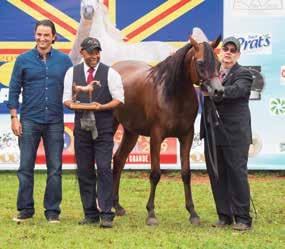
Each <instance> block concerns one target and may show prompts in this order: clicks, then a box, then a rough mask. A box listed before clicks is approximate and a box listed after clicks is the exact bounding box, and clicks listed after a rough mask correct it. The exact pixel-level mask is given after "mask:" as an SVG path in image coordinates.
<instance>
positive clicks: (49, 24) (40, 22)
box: [35, 19, 56, 43]
mask: <svg viewBox="0 0 285 249" xmlns="http://www.w3.org/2000/svg"><path fill="white" fill-rule="evenodd" d="M41 25H42V26H46V27H50V28H51V32H52V35H55V34H56V29H55V25H54V23H53V22H52V21H51V20H48V19H45V20H41V21H38V22H37V23H36V26H35V32H36V30H37V28H38V27H39V26H41ZM54 42H55V39H54V40H53V41H52V43H54Z"/></svg>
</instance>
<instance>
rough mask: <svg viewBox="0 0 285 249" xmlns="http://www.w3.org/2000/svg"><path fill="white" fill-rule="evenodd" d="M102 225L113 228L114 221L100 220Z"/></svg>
mask: <svg viewBox="0 0 285 249" xmlns="http://www.w3.org/2000/svg"><path fill="white" fill-rule="evenodd" d="M100 227H102V228H112V227H113V221H111V220H106V219H102V220H101V222H100Z"/></svg>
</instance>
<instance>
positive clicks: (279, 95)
mask: <svg viewBox="0 0 285 249" xmlns="http://www.w3.org/2000/svg"><path fill="white" fill-rule="evenodd" d="M94 1H95V0H94ZM103 3H104V4H105V5H106V7H107V8H108V15H109V18H110V20H111V22H112V23H113V24H114V25H116V27H117V28H118V29H120V30H121V33H122V35H123V36H124V37H125V38H126V42H131V43H134V42H141V41H163V42H167V43H169V44H171V45H173V46H176V47H180V46H182V45H183V44H184V43H185V42H186V41H187V40H188V37H189V35H190V34H191V33H192V29H193V28H194V27H199V28H201V29H202V30H203V31H204V32H205V34H206V35H207V37H208V38H209V40H213V39H215V38H217V37H218V35H220V34H222V35H224V36H227V35H235V36H237V37H239V39H240V41H241V42H242V57H241V64H243V65H245V66H248V67H249V68H250V70H251V71H252V73H253V74H254V76H255V83H254V87H253V89H252V96H251V98H252V100H251V103H250V107H251V111H252V126H253V133H254V137H253V140H254V144H253V146H251V148H250V163H249V168H250V169H285V137H284V136H285V135H284V131H283V132H282V125H283V124H284V119H285V118H284V117H285V116H284V115H285V98H284V96H285V95H284V87H285V64H284V58H285V56H284V55H285V48H284V46H282V44H285V43H284V42H285V41H284V40H285V36H284V33H282V30H281V29H280V27H283V26H284V24H285V18H284V16H285V15H284V13H285V11H284V3H283V1H273V0H271V1H238V0H229V1H223V0H216V1H211V0H173V1H166V0H153V1H130V0H104V1H103ZM0 18H1V22H0V169H16V168H17V167H18V161H19V150H18V146H17V139H16V137H15V136H14V135H13V134H12V133H11V130H10V116H9V114H8V110H7V107H6V101H7V99H8V87H9V80H10V76H11V71H12V69H13V63H14V61H15V58H16V57H17V55H19V54H20V53H22V52H24V51H26V50H28V49H31V48H32V47H33V46H34V41H33V32H34V30H33V29H34V25H35V21H36V20H41V19H45V18H49V19H51V20H52V21H54V22H55V24H56V28H57V32H58V33H57V37H58V40H57V42H56V43H55V48H58V49H60V50H61V51H63V52H65V53H69V51H70V49H71V48H72V44H73V41H74V40H75V38H76V30H77V28H78V25H79V22H80V1H79V0H69V1H64V0H48V1H42V0H22V1H18V0H7V1H5V0H3V1H0ZM281 58H283V60H282V59H281ZM199 121H200V115H198V117H197V120H196V123H195V128H196V133H195V137H194V142H193V146H192V150H191V155H190V158H191V168H196V169H198V168H199V169H201V168H203V169H204V168H205V163H204V155H203V142H202V141H200V140H199V134H198V132H199V129H198V128H199ZM72 129H73V115H72V114H70V112H67V111H66V114H65V146H64V154H63V161H64V168H74V167H75V164H74V162H75V161H74V150H73V135H72ZM121 136H122V129H119V130H118V131H117V133H116V136H115V148H114V150H115V149H116V148H117V146H118V144H119V141H120V138H121ZM177 155H179V144H178V142H177V141H176V139H174V138H169V139H166V140H165V141H164V142H163V144H162V148H161V164H162V168H166V169H168V168H171V169H175V168H180V159H179V156H177ZM149 163H150V156H149V139H148V138H146V137H140V139H139V141H138V143H137V145H136V146H135V148H134V150H133V151H132V153H131V154H130V156H129V158H128V160H127V165H126V168H134V169H137V168H149V167H150V164H149ZM44 167H45V158H44V150H43V146H42V144H41V145H40V148H39V151H38V157H37V168H44Z"/></svg>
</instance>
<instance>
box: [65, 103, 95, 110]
mask: <svg viewBox="0 0 285 249" xmlns="http://www.w3.org/2000/svg"><path fill="white" fill-rule="evenodd" d="M97 107H98V104H97V103H94V102H92V103H77V102H73V103H70V105H69V108H70V109H72V110H90V111H95V110H97Z"/></svg>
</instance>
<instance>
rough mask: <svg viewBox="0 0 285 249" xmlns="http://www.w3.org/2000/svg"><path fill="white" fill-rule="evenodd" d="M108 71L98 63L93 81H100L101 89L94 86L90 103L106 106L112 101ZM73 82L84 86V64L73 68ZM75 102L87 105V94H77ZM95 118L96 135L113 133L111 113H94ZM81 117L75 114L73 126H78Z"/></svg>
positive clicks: (107, 111)
mask: <svg viewBox="0 0 285 249" xmlns="http://www.w3.org/2000/svg"><path fill="white" fill-rule="evenodd" d="M108 71H109V67H108V66H106V65H105V64H102V63H100V64H99V66H98V69H97V71H96V74H95V77H94V80H98V81H100V84H101V87H98V86H96V87H95V91H94V92H93V95H92V102H98V103H100V104H106V103H108V102H110V101H111V100H112V96H111V93H110V91H109V87H108ZM73 82H76V84H77V85H80V86H86V85H87V83H86V79H85V73H84V64H83V63H81V64H78V65H76V66H74V67H73ZM77 100H78V101H80V102H81V103H89V102H90V101H89V96H88V94H87V93H79V94H78V95H77ZM94 113H95V118H96V126H97V129H98V133H99V134H100V132H103V131H106V132H109V131H113V121H114V120H113V111H112V110H105V111H98V112H94ZM81 117H82V112H81V111H76V112H75V126H77V125H80V118H81Z"/></svg>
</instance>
